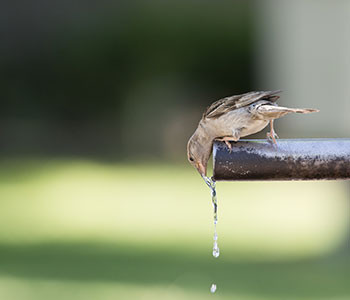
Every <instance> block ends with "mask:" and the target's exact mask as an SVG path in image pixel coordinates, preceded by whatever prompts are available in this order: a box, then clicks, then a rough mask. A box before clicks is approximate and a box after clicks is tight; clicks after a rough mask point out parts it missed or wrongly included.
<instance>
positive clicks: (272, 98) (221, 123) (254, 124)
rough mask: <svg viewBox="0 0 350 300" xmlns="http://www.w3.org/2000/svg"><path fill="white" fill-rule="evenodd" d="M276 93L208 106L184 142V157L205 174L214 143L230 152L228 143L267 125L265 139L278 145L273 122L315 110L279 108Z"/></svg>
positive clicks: (233, 97) (259, 93)
mask: <svg viewBox="0 0 350 300" xmlns="http://www.w3.org/2000/svg"><path fill="white" fill-rule="evenodd" d="M280 92H281V90H277V91H259V92H249V93H246V94H242V95H236V96H231V97H226V98H223V99H220V100H218V101H216V102H214V103H213V104H211V105H210V106H209V107H208V108H207V109H206V111H205V112H204V114H203V116H202V119H201V120H200V121H199V124H198V127H197V129H196V131H195V132H194V133H193V135H192V136H191V138H190V139H189V141H188V143H187V158H188V161H189V162H190V164H191V165H192V166H194V167H195V168H196V169H197V170H198V172H199V174H200V175H201V176H202V177H203V176H206V174H207V163H208V160H209V157H210V155H211V152H212V147H213V142H214V140H217V141H223V142H225V143H226V145H227V147H228V149H229V151H231V150H232V145H231V143H230V142H231V141H233V142H237V141H238V140H239V139H240V138H241V137H244V136H248V135H251V134H253V133H256V132H259V131H261V130H262V129H264V128H265V127H266V126H267V125H268V124H270V132H268V133H267V138H268V139H269V140H270V141H271V142H273V143H274V144H275V145H276V144H277V142H276V138H278V136H277V134H276V132H275V130H274V127H273V121H274V120H275V119H278V118H280V117H283V116H285V115H286V114H289V113H302V114H307V113H312V112H318V111H319V110H318V109H312V108H288V107H282V106H278V105H277V104H276V101H277V100H278V99H279V98H280V97H279V96H278V95H276V94H278V93H280Z"/></svg>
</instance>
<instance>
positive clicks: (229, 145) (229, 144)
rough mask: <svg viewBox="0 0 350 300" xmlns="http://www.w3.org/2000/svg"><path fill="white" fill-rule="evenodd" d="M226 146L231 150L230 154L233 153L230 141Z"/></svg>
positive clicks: (226, 142)
mask: <svg viewBox="0 0 350 300" xmlns="http://www.w3.org/2000/svg"><path fill="white" fill-rule="evenodd" d="M225 144H226V146H227V148H228V149H229V152H230V153H231V152H232V145H231V143H230V142H229V141H225Z"/></svg>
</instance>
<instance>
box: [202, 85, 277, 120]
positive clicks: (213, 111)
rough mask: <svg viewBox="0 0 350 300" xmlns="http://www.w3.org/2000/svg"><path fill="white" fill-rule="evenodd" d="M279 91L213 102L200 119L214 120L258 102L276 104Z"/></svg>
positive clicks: (248, 94) (232, 97) (250, 93)
mask: <svg viewBox="0 0 350 300" xmlns="http://www.w3.org/2000/svg"><path fill="white" fill-rule="evenodd" d="M280 92H281V90H277V91H264V92H249V93H246V94H242V95H236V96H231V97H226V98H223V99H220V100H218V101H215V102H214V103H213V104H212V105H210V106H209V107H208V108H207V109H206V111H205V112H204V114H203V117H202V119H206V118H207V119H215V118H218V117H220V116H222V115H223V114H225V113H227V112H229V111H231V110H235V109H238V108H241V107H244V106H248V105H250V104H252V103H254V102H257V101H259V100H268V101H271V102H276V101H277V100H278V98H279V96H276V94H278V93H280Z"/></svg>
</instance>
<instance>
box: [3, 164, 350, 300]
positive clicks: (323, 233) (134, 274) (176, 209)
mask: <svg viewBox="0 0 350 300" xmlns="http://www.w3.org/2000/svg"><path fill="white" fill-rule="evenodd" d="M217 186H218V198H219V224H218V234H219V246H220V249H221V255H220V257H219V258H218V259H214V258H213V257H212V256H211V253H210V252H211V247H212V233H213V226H212V209H211V204H210V192H209V189H208V188H207V187H206V186H205V184H204V183H203V182H202V180H201V178H200V177H199V176H198V174H196V173H195V171H194V170H192V169H191V168H190V167H187V166H176V165H160V164H106V163H97V162H91V161H77V160H20V159H13V160H9V161H2V162H1V163H0V298H1V299H21V300H22V299H207V298H208V299H209V298H212V297H215V298H218V299H243V300H244V299H249V300H250V299H252V300H253V299H339V300H340V299H350V287H349V285H348V278H349V276H350V256H349V255H346V254H342V253H338V254H337V255H335V254H334V253H335V252H334V251H336V250H337V249H338V248H339V246H341V245H342V243H344V241H345V239H346V236H347V233H348V228H349V219H350V218H349V214H350V213H349V211H350V210H349V202H348V194H347V186H346V185H345V183H344V182H288V183H286V182H285V183H283V182H279V183H276V182H268V183H244V182H239V183H221V182H220V183H218V184H217ZM213 282H215V283H216V284H217V285H218V291H217V293H216V294H215V295H211V294H210V293H209V287H210V285H211V283H213Z"/></svg>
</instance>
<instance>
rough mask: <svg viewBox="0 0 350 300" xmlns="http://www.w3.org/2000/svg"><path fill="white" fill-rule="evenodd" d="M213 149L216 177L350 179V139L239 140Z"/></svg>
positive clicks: (229, 178)
mask: <svg viewBox="0 0 350 300" xmlns="http://www.w3.org/2000/svg"><path fill="white" fill-rule="evenodd" d="M213 147H214V149H213V162H214V170H213V173H214V175H213V179H214V180H216V181H218V180H319V179H328V180H334V179H350V139H298V140H277V145H274V144H273V143H271V142H269V141H267V140H240V141H238V142H236V143H232V151H231V152H230V151H229V149H228V147H227V146H226V144H225V143H223V142H215V143H214V146H213Z"/></svg>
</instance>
